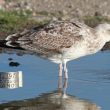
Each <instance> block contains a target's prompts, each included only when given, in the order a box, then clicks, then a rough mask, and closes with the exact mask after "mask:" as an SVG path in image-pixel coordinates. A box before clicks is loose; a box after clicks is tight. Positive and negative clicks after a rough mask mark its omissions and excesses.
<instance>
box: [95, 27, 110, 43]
mask: <svg viewBox="0 0 110 110" xmlns="http://www.w3.org/2000/svg"><path fill="white" fill-rule="evenodd" d="M95 30H96V35H97V36H98V37H99V38H100V39H101V40H102V41H103V42H105V43H106V42H108V41H110V35H109V34H108V33H107V31H106V30H105V29H104V28H103V27H100V26H97V27H96V28H95Z"/></svg>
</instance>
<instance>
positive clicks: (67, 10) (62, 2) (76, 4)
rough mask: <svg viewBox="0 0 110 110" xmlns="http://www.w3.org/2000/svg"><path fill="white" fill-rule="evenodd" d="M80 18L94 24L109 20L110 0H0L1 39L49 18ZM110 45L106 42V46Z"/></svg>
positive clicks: (47, 20)
mask: <svg viewBox="0 0 110 110" xmlns="http://www.w3.org/2000/svg"><path fill="white" fill-rule="evenodd" d="M67 19H78V20H79V21H81V22H84V23H86V24H87V25H89V26H91V27H94V26H96V25H97V24H99V23H102V22H110V1H109V0H0V39H4V38H5V37H6V36H7V35H9V34H12V33H15V32H19V31H21V30H24V29H25V28H26V29H29V28H32V27H34V26H37V25H41V24H44V23H47V22H49V21H50V20H67ZM107 47H110V44H107V45H106V47H104V49H106V48H107Z"/></svg>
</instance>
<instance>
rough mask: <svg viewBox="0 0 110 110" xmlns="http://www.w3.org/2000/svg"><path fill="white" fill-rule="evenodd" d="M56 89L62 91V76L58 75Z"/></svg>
mask: <svg viewBox="0 0 110 110" xmlns="http://www.w3.org/2000/svg"><path fill="white" fill-rule="evenodd" d="M58 91H59V92H62V77H59V79H58Z"/></svg>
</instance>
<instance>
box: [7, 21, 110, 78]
mask: <svg viewBox="0 0 110 110" xmlns="http://www.w3.org/2000/svg"><path fill="white" fill-rule="evenodd" d="M108 41H110V24H106V23H105V24H100V25H98V26H97V27H96V28H94V29H93V28H91V27H89V26H87V25H85V24H83V23H80V22H78V21H53V22H50V23H48V24H45V25H43V26H39V27H35V28H33V29H31V30H27V31H23V32H22V33H17V34H13V35H9V36H8V37H7V38H6V41H5V43H6V45H7V46H9V47H12V48H18V49H24V50H28V51H32V52H34V53H35V54H36V55H38V56H40V57H42V58H44V59H48V60H50V61H52V62H55V63H58V64H59V76H62V70H64V77H65V78H68V71H67V66H66V64H67V62H68V61H70V60H74V59H76V58H79V57H82V56H86V55H90V54H94V53H96V52H98V51H99V50H100V49H101V48H102V47H103V46H104V45H105V43H106V42H108Z"/></svg>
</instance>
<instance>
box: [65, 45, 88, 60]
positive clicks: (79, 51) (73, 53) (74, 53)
mask: <svg viewBox="0 0 110 110" xmlns="http://www.w3.org/2000/svg"><path fill="white" fill-rule="evenodd" d="M85 55H87V52H86V49H85V47H80V48H72V49H70V50H68V51H67V52H65V53H64V54H63V58H64V59H66V60H67V61H69V60H74V59H77V58H80V57H82V56H85Z"/></svg>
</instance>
